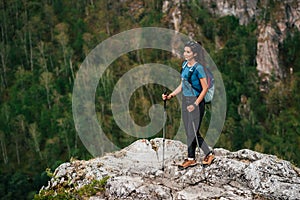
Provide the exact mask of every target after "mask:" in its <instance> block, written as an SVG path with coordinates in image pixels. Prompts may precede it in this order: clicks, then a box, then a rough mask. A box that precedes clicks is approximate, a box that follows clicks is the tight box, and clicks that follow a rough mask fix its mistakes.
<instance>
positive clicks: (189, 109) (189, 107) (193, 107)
mask: <svg viewBox="0 0 300 200" xmlns="http://www.w3.org/2000/svg"><path fill="white" fill-rule="evenodd" d="M186 109H187V110H188V111H189V112H193V111H194V110H195V106H194V105H193V104H192V105H189V106H188V107H186Z"/></svg>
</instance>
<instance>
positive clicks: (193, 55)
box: [162, 41, 214, 168]
mask: <svg viewBox="0 0 300 200" xmlns="http://www.w3.org/2000/svg"><path fill="white" fill-rule="evenodd" d="M183 56H184V58H185V61H184V62H183V64H182V72H181V78H182V81H181V83H180V85H179V86H178V87H177V88H176V89H175V90H174V91H173V92H171V93H170V94H169V95H165V94H162V99H163V100H169V99H171V98H173V97H175V96H176V95H178V94H179V93H180V92H182V118H183V122H184V128H185V132H186V136H187V145H188V158H187V159H185V160H184V162H183V163H182V165H181V166H182V167H183V168H187V167H190V166H195V165H196V164H197V162H196V159H195V157H196V156H195V153H196V147H197V144H198V145H199V146H200V147H201V149H202V150H203V152H204V154H205V157H204V159H203V161H202V164H205V165H210V164H211V162H212V161H213V159H214V154H213V152H212V151H211V150H210V149H209V147H208V145H207V144H206V142H205V141H204V139H203V138H202V137H201V135H200V133H199V129H200V125H201V121H202V118H203V115H204V110H205V102H204V97H205V94H206V92H207V91H208V85H207V81H206V75H205V72H204V69H203V66H202V65H205V61H204V58H203V57H204V56H203V51H202V49H201V46H200V45H199V44H198V43H197V42H194V41H190V42H188V43H186V44H185V46H184V53H183ZM201 64H202V65H201ZM196 135H197V138H196Z"/></svg>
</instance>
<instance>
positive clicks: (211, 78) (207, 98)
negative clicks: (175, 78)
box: [182, 62, 215, 103]
mask: <svg viewBox="0 0 300 200" xmlns="http://www.w3.org/2000/svg"><path fill="white" fill-rule="evenodd" d="M186 65H187V62H185V63H184V64H183V67H182V70H183V69H184V68H185V67H186ZM195 68H196V67H195V65H194V66H193V67H192V68H191V69H190V70H189V73H188V78H187V81H188V82H189V84H190V85H191V87H192V88H193V89H194V90H196V91H197V92H199V93H200V92H201V91H199V89H198V88H195V87H193V85H192V80H191V79H192V75H193V73H194V71H195ZM203 69H204V72H205V75H206V80H207V86H208V91H207V93H206V95H205V97H204V101H205V103H210V102H211V101H212V99H213V97H214V92H215V85H214V81H215V79H214V75H213V73H212V72H211V70H210V69H209V68H208V67H206V66H203Z"/></svg>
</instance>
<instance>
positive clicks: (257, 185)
mask: <svg viewBox="0 0 300 200" xmlns="http://www.w3.org/2000/svg"><path fill="white" fill-rule="evenodd" d="M186 150H187V147H186V145H185V144H183V143H181V142H180V141H174V140H166V146H165V168H164V171H162V139H161V138H156V139H153V140H151V141H148V140H138V141H136V142H134V143H133V144H131V145H130V146H128V147H126V148H124V149H122V150H120V151H117V152H113V153H109V154H107V155H105V156H103V157H99V158H95V159H91V160H89V161H79V160H74V161H72V162H70V163H64V164H62V165H60V166H59V167H58V168H57V169H56V170H55V173H54V177H53V178H52V179H51V181H50V182H49V184H48V186H46V187H43V188H42V189H43V190H49V189H56V188H58V187H59V186H64V185H66V183H68V187H74V189H79V188H80V187H82V186H83V185H86V184H89V183H90V182H91V181H92V180H93V179H96V180H100V179H102V178H103V177H105V176H110V178H109V179H108V182H107V184H106V192H105V194H104V195H105V198H106V199H224V200H225V199H300V176H299V171H300V170H299V168H297V167H295V166H293V165H292V164H291V163H290V162H288V161H285V160H281V159H279V158H277V157H276V156H273V155H266V154H262V153H258V152H255V151H251V150H248V149H243V150H240V151H237V152H230V151H228V150H225V149H221V148H218V149H214V151H215V155H216V158H215V160H214V162H213V163H212V164H211V165H210V166H206V167H203V166H201V165H200V164H198V165H197V166H195V167H191V168H188V169H185V170H180V169H178V167H177V165H175V164H174V161H176V162H182V161H183V159H184V158H185V157H186ZM197 158H203V155H202V154H201V155H199V154H197ZM70 183H72V184H70ZM90 199H94V200H95V199H103V194H102V195H101V196H99V197H98V196H97V195H95V196H93V197H90Z"/></svg>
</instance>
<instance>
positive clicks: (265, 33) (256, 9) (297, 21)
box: [163, 0, 300, 81]
mask: <svg viewBox="0 0 300 200" xmlns="http://www.w3.org/2000/svg"><path fill="white" fill-rule="evenodd" d="M180 2H181V1H178V0H173V1H164V4H163V12H164V13H169V15H170V16H171V20H170V21H171V22H172V23H173V25H174V29H175V30H177V31H180V30H182V29H185V28H187V27H184V26H185V25H183V24H182V15H184V14H183V13H182V12H181V10H180ZM201 2H202V5H203V6H204V7H206V8H207V9H208V10H209V11H210V13H212V14H213V15H215V16H217V17H223V16H227V15H232V16H235V17H236V18H238V19H239V24H240V25H247V24H249V23H250V22H252V21H255V22H256V23H257V25H258V26H257V27H258V28H257V40H258V42H257V55H256V63H257V67H256V68H257V70H258V74H259V76H261V77H263V78H265V77H264V75H267V76H266V78H267V80H266V81H268V78H269V76H270V75H275V77H277V78H283V77H284V76H285V74H284V73H285V72H284V71H283V70H282V68H281V67H282V66H280V62H279V45H280V44H281V43H282V42H283V40H284V39H285V38H286V36H287V33H288V32H290V31H292V30H293V29H294V28H296V29H298V30H300V1H299V0H285V1H280V0H277V1H276V0H275V1H269V0H264V1H257V0H222V1H217V0H204V1H201ZM204 20H205V19H204ZM182 26H183V27H182ZM189 26H192V25H189ZM180 27H181V29H180ZM189 30H190V33H189V35H191V37H193V36H194V35H195V33H193V32H192V29H191V28H190V29H189ZM288 67H289V68H293V66H288ZM291 71H292V69H291Z"/></svg>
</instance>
